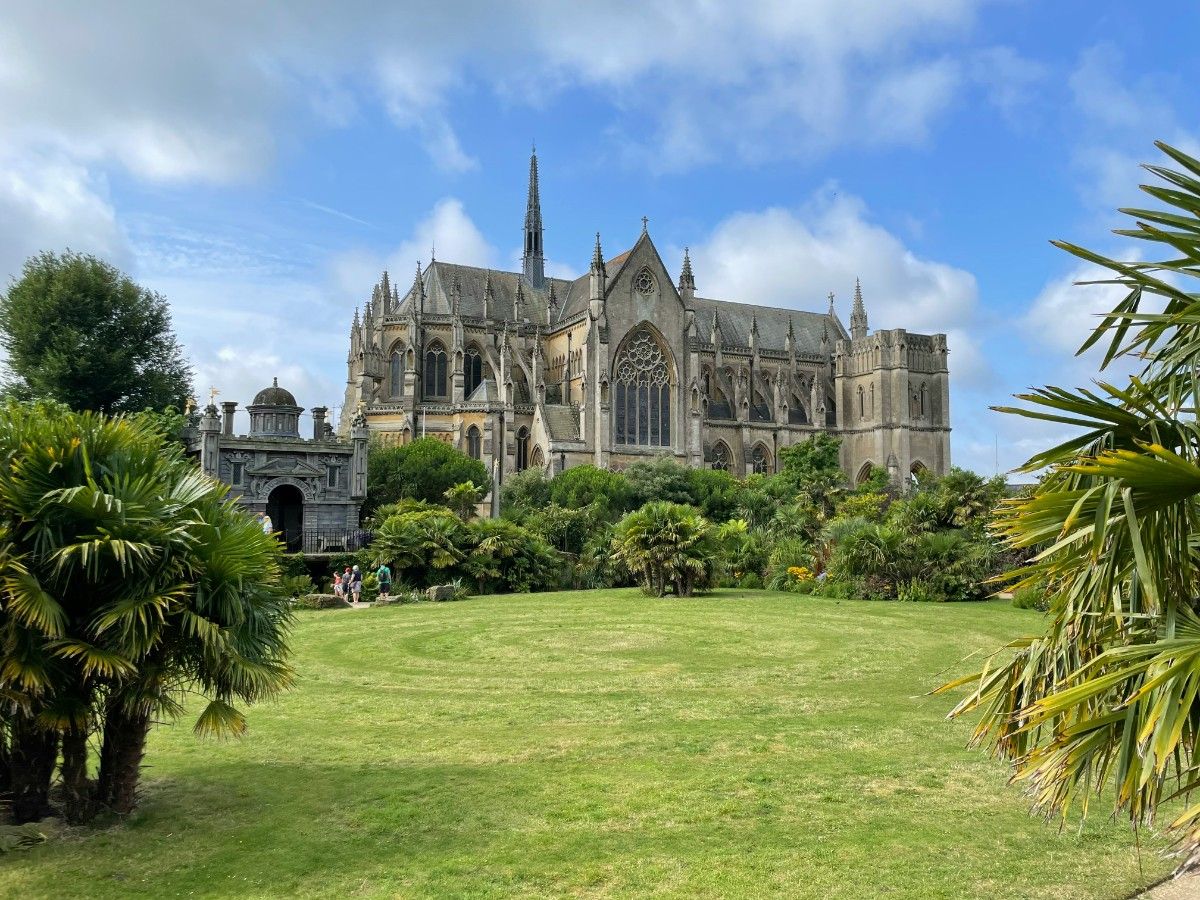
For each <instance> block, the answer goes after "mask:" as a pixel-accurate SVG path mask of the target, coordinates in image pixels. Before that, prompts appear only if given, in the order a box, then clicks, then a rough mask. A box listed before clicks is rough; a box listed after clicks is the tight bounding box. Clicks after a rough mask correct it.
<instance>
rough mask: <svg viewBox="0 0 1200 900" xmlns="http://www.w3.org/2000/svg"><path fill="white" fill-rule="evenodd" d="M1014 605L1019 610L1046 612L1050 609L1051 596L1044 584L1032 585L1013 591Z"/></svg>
mask: <svg viewBox="0 0 1200 900" xmlns="http://www.w3.org/2000/svg"><path fill="white" fill-rule="evenodd" d="M1012 605H1013V606H1015V607H1016V608H1017V609H1036V610H1038V611H1039V612H1046V611H1047V610H1049V609H1050V595H1049V593H1048V592H1047V590H1046V585H1044V584H1041V583H1039V584H1030V585H1026V586H1025V587H1022V588H1017V589H1016V590H1015V591H1013V595H1012Z"/></svg>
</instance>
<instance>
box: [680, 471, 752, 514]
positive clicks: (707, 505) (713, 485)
mask: <svg viewBox="0 0 1200 900" xmlns="http://www.w3.org/2000/svg"><path fill="white" fill-rule="evenodd" d="M687 476H688V493H689V495H690V502H691V504H692V506H694V507H696V508H697V509H698V510H700V512H702V513H703V514H704V518H706V519H708V520H709V521H710V522H726V521H728V520H729V519H732V518H734V516H736V515H737V511H738V504H739V501H740V498H741V493H742V485H741V482H739V481H738V480H737V478H736V477H734V476H733V475H731V474H730V473H729V472H726V471H724V470H723V469H689V470H688V473H687Z"/></svg>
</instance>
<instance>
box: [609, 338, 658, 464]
mask: <svg viewBox="0 0 1200 900" xmlns="http://www.w3.org/2000/svg"><path fill="white" fill-rule="evenodd" d="M613 388H614V391H613V403H614V410H613V418H614V430H615V435H614V441H615V443H617V444H627V445H628V444H633V445H637V446H642V447H669V446H671V374H670V368H669V366H668V365H667V358H666V356H665V355H664V354H663V351H662V348H661V347H660V346H659V345H658V341H656V340H655V339H654V336H653V335H652V334H651V333H650V331H649V329H646V328H639V329H638V330H637V331H635V332H634V333H633V334H632V335H631V336H630V338H629V339H628V340H627V341H626V343H625V346H624V347H623V348H622V349H621V352H620V353H619V354H618V355H617V359H616V362H615V363H614V364H613Z"/></svg>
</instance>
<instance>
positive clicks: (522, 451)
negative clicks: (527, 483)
mask: <svg viewBox="0 0 1200 900" xmlns="http://www.w3.org/2000/svg"><path fill="white" fill-rule="evenodd" d="M528 468H529V429H528V428H526V427H525V426H524V425H522V426H521V427H520V428H518V429H517V471H518V472H524V471H525V470H526V469H528Z"/></svg>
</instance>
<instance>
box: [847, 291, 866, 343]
mask: <svg viewBox="0 0 1200 900" xmlns="http://www.w3.org/2000/svg"><path fill="white" fill-rule="evenodd" d="M866 336H867V309H866V307H865V306H863V298H862V284H861V283H860V282H859V280H858V279H857V278H855V279H854V308H853V309H852V310H851V311H850V337H852V338H853V339H854V340H856V341H857V340H861V339H862V338H865V337H866Z"/></svg>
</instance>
